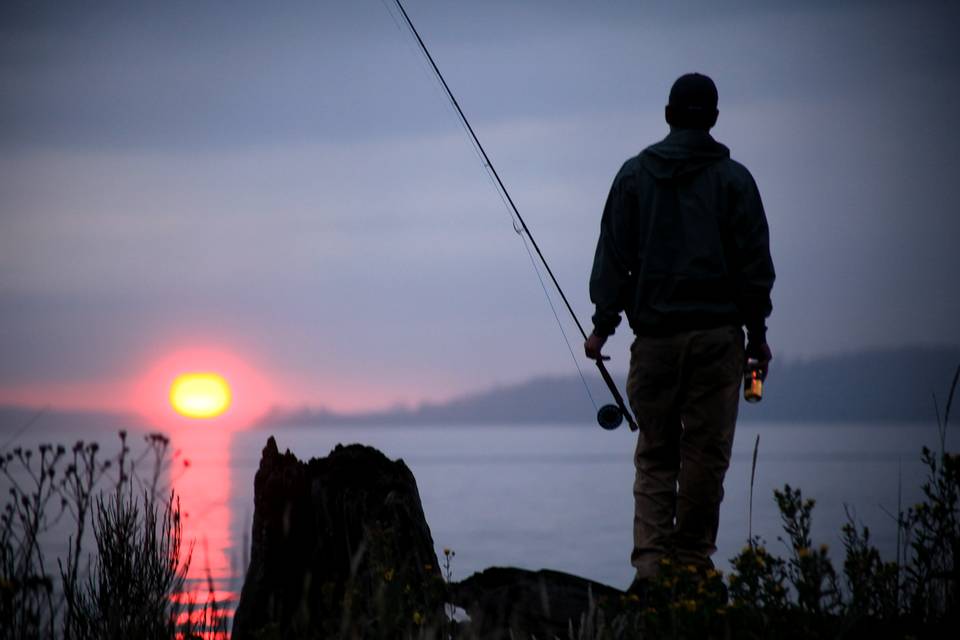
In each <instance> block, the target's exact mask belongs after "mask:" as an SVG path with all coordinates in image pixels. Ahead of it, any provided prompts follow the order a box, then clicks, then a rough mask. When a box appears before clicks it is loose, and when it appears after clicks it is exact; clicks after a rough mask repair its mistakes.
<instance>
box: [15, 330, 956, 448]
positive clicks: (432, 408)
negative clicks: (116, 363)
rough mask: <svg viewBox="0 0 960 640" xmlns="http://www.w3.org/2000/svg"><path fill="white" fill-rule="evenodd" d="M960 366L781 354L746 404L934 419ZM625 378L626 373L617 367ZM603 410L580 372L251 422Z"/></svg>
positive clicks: (593, 382)
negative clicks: (385, 405)
mask: <svg viewBox="0 0 960 640" xmlns="http://www.w3.org/2000/svg"><path fill="white" fill-rule="evenodd" d="M958 365H960V347H939V348H937V347H904V348H900V349H887V350H871V351H862V352H855V353H847V354H841V355H837V356H831V357H824V358H815V359H809V360H802V361H796V362H790V361H787V362H783V363H781V362H779V361H777V360H774V362H773V364H772V366H771V372H770V377H769V379H768V383H767V385H766V388H765V393H764V399H763V401H762V402H761V403H759V404H756V405H750V406H747V405H746V404H744V403H742V404H741V407H740V422H744V423H747V422H749V423H757V422H764V423H771V424H774V423H804V422H811V423H830V422H832V423H854V422H860V423H863V422H882V423H887V424H889V423H897V422H902V423H912V422H925V421H930V422H931V423H933V422H935V420H936V413H935V409H934V401H933V396H934V394H936V396H937V397H938V398H939V399H940V404H941V406H940V407H939V410H940V411H941V412H942V411H943V409H944V407H943V406H942V404H943V402H944V401H945V397H946V393H947V390H948V389H947V385H948V384H949V381H950V380H951V379H952V377H953V375H954V372H955V371H956V369H957V367H958ZM619 377H620V378H621V380H620V381H619V382H620V384H621V388H623V387H622V383H623V380H622V377H623V376H622V375H621V376H619ZM587 382H588V384H589V386H590V393H591V394H592V396H593V398H594V399H595V400H596V402H597V404H604V403H606V402H609V401H610V399H609V398H608V396H609V392H608V391H607V390H606V388H605V387H604V385H603V383H602V382H601V381H600V379H599V377H598V376H589V377H588V378H587ZM38 411H39V409H35V408H29V407H16V406H0V433H3V434H10V433H13V432H15V431H16V430H17V429H20V428H22V427H23V425H24V423H25V421H27V420H30V419H31V418H32V417H34V416H35V415H36V414H37V413H38ZM594 421H595V410H594V408H593V405H592V404H591V402H590V399H589V397H588V395H587V392H586V390H585V389H584V387H583V383H582V382H581V381H580V378H579V377H578V376H576V375H568V376H540V377H535V378H532V379H530V380H528V381H525V382H520V383H516V384H509V385H499V386H496V387H494V388H492V389H488V390H484V391H479V392H475V393H469V394H464V395H462V396H458V397H455V398H453V399H451V400H449V401H446V402H436V403H424V404H422V405H420V406H418V407H416V408H412V409H407V408H399V409H389V410H378V411H370V412H358V413H340V412H336V411H330V410H327V409H324V408H322V407H304V408H298V409H290V408H283V407H277V408H274V409H272V410H271V411H270V412H268V413H267V414H266V415H264V416H263V417H261V418H260V419H259V420H257V421H255V423H254V424H253V425H252V426H251V427H250V428H251V429H269V428H272V427H279V426H302V427H318V426H373V425H380V426H429V425H445V426H480V425H492V424H512V425H527V424H529V425H533V424H540V425H542V424H593V423H594ZM138 422H141V420H140V419H139V418H138V417H137V416H135V415H131V414H121V413H111V412H97V411H63V410H48V411H45V412H44V413H43V415H42V416H41V417H40V419H39V421H38V425H37V426H38V427H47V428H49V427H54V428H56V427H58V426H64V427H70V428H72V429H76V430H78V431H82V430H85V429H90V430H94V429H96V430H109V429H114V430H116V429H120V428H129V427H131V426H132V425H135V424H137V423H138Z"/></svg>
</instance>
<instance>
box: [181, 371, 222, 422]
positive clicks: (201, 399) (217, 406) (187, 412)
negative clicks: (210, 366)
mask: <svg viewBox="0 0 960 640" xmlns="http://www.w3.org/2000/svg"><path fill="white" fill-rule="evenodd" d="M230 400H231V395H230V385H228V384H227V381H226V380H224V378H223V377H222V376H220V375H217V374H216V373H184V374H182V375H179V376H177V378H176V379H175V380H174V381H173V384H172V385H170V404H171V405H172V406H173V408H174V409H175V410H176V412H177V413H179V414H180V415H182V416H186V417H187V418H201V419H202V418H215V417H217V416H219V415H220V414H222V413H223V412H224V411H226V410H227V409H228V408H229V407H230Z"/></svg>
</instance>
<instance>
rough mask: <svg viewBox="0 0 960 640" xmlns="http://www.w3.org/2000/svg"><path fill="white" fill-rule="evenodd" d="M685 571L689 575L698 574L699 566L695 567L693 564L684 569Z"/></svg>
mask: <svg viewBox="0 0 960 640" xmlns="http://www.w3.org/2000/svg"><path fill="white" fill-rule="evenodd" d="M684 569H685V570H686V572H687V573H696V572H697V566H696V565H693V564H688V565H687V566H685V567H684Z"/></svg>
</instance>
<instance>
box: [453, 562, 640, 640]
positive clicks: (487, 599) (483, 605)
mask: <svg viewBox="0 0 960 640" xmlns="http://www.w3.org/2000/svg"><path fill="white" fill-rule="evenodd" d="M622 595H623V592H622V591H620V590H618V589H614V588H613V587H609V586H607V585H604V584H601V583H599V582H593V581H592V580H587V579H586V578H581V577H578V576H574V575H570V574H569V573H562V572H560V571H550V570H546V569H545V570H541V571H528V570H526V569H516V568H513V567H493V568H490V569H486V570H484V571H481V572H480V573H475V574H473V575H472V576H470V577H469V578H467V579H466V580H463V581H462V582H459V583H454V584H452V585H450V595H449V598H450V599H451V600H452V601H453V603H455V604H456V605H457V606H459V607H462V608H463V609H464V610H465V611H466V612H467V614H468V615H469V616H470V623H469V625H468V626H467V628H466V629H465V631H466V632H467V633H466V636H467V637H470V638H474V637H476V638H483V639H487V638H489V639H491V640H492V639H494V638H497V639H499V638H511V637H513V638H530V637H531V636H533V637H536V638H554V637H560V638H567V637H568V635H567V634H568V629H569V625H570V624H571V622H572V624H573V628H574V629H579V627H580V620H581V615H583V614H586V613H588V611H589V610H590V609H591V599H592V600H593V603H594V604H601V603H603V602H604V601H608V600H611V599H619V598H620V596H622Z"/></svg>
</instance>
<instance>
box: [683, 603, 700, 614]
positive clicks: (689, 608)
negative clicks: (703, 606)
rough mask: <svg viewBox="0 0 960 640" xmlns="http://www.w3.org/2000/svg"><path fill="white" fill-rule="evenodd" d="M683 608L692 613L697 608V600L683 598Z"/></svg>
mask: <svg viewBox="0 0 960 640" xmlns="http://www.w3.org/2000/svg"><path fill="white" fill-rule="evenodd" d="M683 608H684V609H686V610H687V611H689V612H690V613H693V612H694V611H696V610H697V602H696V600H684V601H683Z"/></svg>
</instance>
